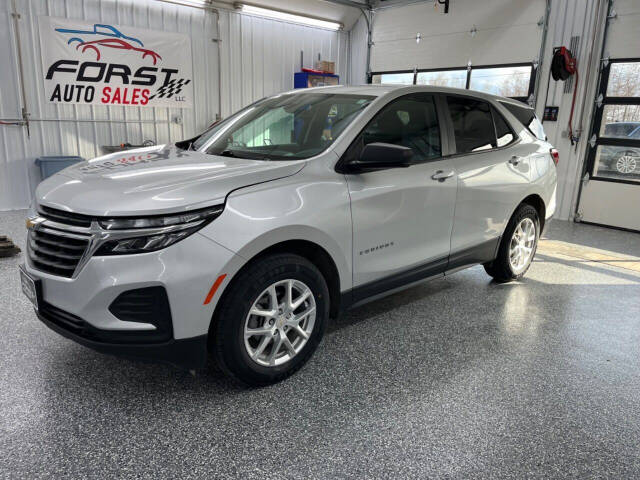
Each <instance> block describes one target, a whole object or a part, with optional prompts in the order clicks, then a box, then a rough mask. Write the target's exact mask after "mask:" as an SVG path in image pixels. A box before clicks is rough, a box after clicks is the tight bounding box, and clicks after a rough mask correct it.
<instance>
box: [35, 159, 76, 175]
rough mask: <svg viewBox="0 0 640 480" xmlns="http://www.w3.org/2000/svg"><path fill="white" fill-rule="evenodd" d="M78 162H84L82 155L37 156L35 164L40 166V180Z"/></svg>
mask: <svg viewBox="0 0 640 480" xmlns="http://www.w3.org/2000/svg"><path fill="white" fill-rule="evenodd" d="M78 162H84V158H82V157H38V158H36V165H37V166H38V167H40V174H41V175H42V180H44V179H45V178H47V177H50V176H51V175H53V174H54V173H58V172H59V171H60V170H62V169H64V168H67V167H69V166H71V165H73V164H74V163H78Z"/></svg>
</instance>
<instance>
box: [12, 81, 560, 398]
mask: <svg viewBox="0 0 640 480" xmlns="http://www.w3.org/2000/svg"><path fill="white" fill-rule="evenodd" d="M557 161H558V153H557V151H556V150H555V149H554V148H553V147H552V146H551V145H550V144H549V143H547V141H546V136H545V134H544V131H543V130H542V125H541V124H540V122H539V121H538V119H537V117H536V116H535V114H534V112H533V110H532V109H531V108H530V107H529V106H528V105H526V104H524V103H520V102H518V101H515V100H511V99H507V98H503V97H497V96H493V95H489V94H484V93H479V92H472V91H469V90H457V89H449V88H440V87H427V86H409V87H404V86H384V85H380V86H373V85H372V86H361V87H342V86H338V87H325V88H317V89H304V90H297V91H293V92H289V93H283V94H280V95H276V96H273V97H270V98H265V99H262V100H260V101H258V102H256V103H254V104H252V105H249V106H248V107H246V108H244V109H243V110H241V111H239V112H238V113H236V114H235V115H233V116H231V117H229V118H227V119H225V120H224V121H222V122H219V123H217V124H215V125H213V126H212V127H210V128H209V129H208V130H207V131H205V132H204V133H202V134H201V135H199V136H197V137H195V138H191V139H189V140H185V141H181V142H178V143H176V144H172V145H160V146H153V147H147V148H139V149H135V150H129V151H125V152H119V153H113V154H110V155H106V156H103V157H99V158H96V159H93V160H89V161H86V162H81V163H79V164H76V165H74V166H71V167H69V168H67V169H65V170H63V171H62V172H60V173H58V174H56V175H54V176H52V177H50V178H48V179H46V180H45V181H43V182H42V183H41V184H40V185H39V186H38V188H37V191H36V194H35V199H34V202H33V205H32V207H31V210H30V213H29V217H28V219H27V228H28V241H27V254H26V263H25V264H24V265H22V266H21V274H20V277H21V283H22V288H23V291H24V292H25V294H26V295H27V296H28V297H29V299H30V300H31V301H32V302H33V304H34V306H35V310H36V313H37V315H38V317H39V318H40V320H41V321H42V322H44V323H45V324H46V325H47V326H49V327H50V328H51V329H53V330H54V331H56V332H58V333H59V334H61V335H64V336H65V337H68V338H70V339H73V340H75V341H76V342H78V343H81V344H83V345H86V346H88V347H91V348H93V349H95V350H98V351H101V352H105V353H115V354H118V355H123V356H126V357H131V358H140V359H148V360H159V361H164V362H168V363H171V364H174V365H178V366H180V367H183V368H186V369H190V370H194V369H197V368H201V367H203V366H204V365H206V361H207V358H208V356H209V355H210V356H212V357H213V359H214V360H215V361H216V362H217V364H218V365H219V366H220V368H221V369H222V370H223V371H224V372H226V373H227V374H228V375H231V376H232V377H234V378H235V379H236V380H239V381H241V382H243V383H245V384H249V385H256V386H257V385H266V384H270V383H274V382H277V381H279V380H282V379H284V378H286V377H288V376H289V375H291V374H292V373H294V372H295V371H296V370H298V369H299V368H300V367H301V366H302V365H303V364H304V363H305V362H306V361H307V360H308V359H309V358H310V357H311V355H312V354H313V352H314V350H315V349H316V347H317V346H318V343H319V342H320V340H321V338H322V335H323V332H324V330H325V326H326V324H327V321H328V319H329V318H333V317H336V316H337V315H338V314H339V313H340V312H341V311H344V310H345V309H347V308H349V307H353V306H356V305H360V304H362V303H364V302H366V301H368V300H371V299H374V298H379V297H381V296H382V295H384V294H388V293H390V292H394V291H397V290H399V289H401V288H403V287H407V286H409V285H413V284H415V283H416V282H419V281H422V280H425V279H428V278H436V277H442V276H444V275H448V274H450V273H452V272H455V271H457V270H460V269H462V268H465V267H469V266H472V265H477V264H482V265H484V268H485V270H486V272H487V273H488V274H489V275H490V276H491V277H493V278H494V279H495V280H496V281H498V282H505V281H510V280H514V279H518V278H520V277H522V276H523V275H524V274H525V272H526V271H527V269H528V268H529V265H530V264H531V261H532V259H533V256H534V254H535V251H536V246H537V242H538V238H539V236H540V233H541V231H542V229H543V227H544V225H545V222H546V221H547V219H549V218H550V217H551V216H552V215H553V213H554V210H555V207H556V164H557Z"/></svg>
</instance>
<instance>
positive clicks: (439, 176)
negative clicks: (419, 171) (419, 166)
mask: <svg viewBox="0 0 640 480" xmlns="http://www.w3.org/2000/svg"><path fill="white" fill-rule="evenodd" d="M455 174H456V172H454V171H453V170H452V171H450V172H449V173H445V171H444V170H438V171H437V172H436V173H434V174H433V175H431V178H432V179H433V180H438V181H439V182H444V181H445V180H446V179H447V178H449V177H453V176H454V175H455Z"/></svg>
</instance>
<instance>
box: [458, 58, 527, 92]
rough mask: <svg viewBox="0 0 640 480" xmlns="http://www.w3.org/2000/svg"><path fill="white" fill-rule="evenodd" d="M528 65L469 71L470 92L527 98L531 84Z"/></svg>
mask: <svg viewBox="0 0 640 480" xmlns="http://www.w3.org/2000/svg"><path fill="white" fill-rule="evenodd" d="M531 70H532V67H531V66H530V65H527V66H521V67H498V68H474V69H473V70H471V83H470V84H469V88H470V89H471V90H478V91H480V92H487V93H491V94H493V95H500V96H503V97H527V96H528V94H529V83H530V82H531Z"/></svg>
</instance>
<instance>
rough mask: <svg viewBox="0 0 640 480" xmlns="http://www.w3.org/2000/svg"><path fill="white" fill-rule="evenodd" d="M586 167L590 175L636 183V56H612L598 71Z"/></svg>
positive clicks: (639, 82) (639, 86)
mask: <svg viewBox="0 0 640 480" xmlns="http://www.w3.org/2000/svg"><path fill="white" fill-rule="evenodd" d="M596 95H597V97H598V100H599V101H598V103H597V106H596V113H595V117H594V119H595V121H594V123H593V130H592V133H591V137H590V138H595V142H594V143H591V144H590V147H589V152H588V157H587V162H588V164H587V168H588V171H589V172H590V174H591V175H592V176H593V178H597V179H598V180H605V181H614V182H624V183H635V184H637V183H639V182H640V59H634V60H631V59H624V60H622V59H620V60H618V59H612V60H609V63H608V65H605V67H604V68H603V70H602V73H601V80H600V88H599V92H598V93H597V94H596Z"/></svg>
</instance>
